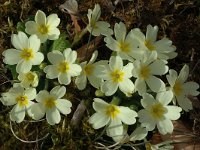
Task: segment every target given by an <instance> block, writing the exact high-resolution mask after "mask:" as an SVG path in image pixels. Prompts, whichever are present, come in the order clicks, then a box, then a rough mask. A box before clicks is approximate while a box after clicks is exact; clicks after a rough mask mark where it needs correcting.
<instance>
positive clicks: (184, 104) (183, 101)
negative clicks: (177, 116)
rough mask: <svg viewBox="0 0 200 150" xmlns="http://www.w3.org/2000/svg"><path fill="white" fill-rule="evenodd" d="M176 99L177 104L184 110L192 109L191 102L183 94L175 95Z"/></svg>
mask: <svg viewBox="0 0 200 150" xmlns="http://www.w3.org/2000/svg"><path fill="white" fill-rule="evenodd" d="M176 99H177V102H178V104H179V106H180V107H181V108H182V109H183V110H185V111H187V112H188V111H189V110H192V108H193V107H192V102H191V101H190V99H188V98H187V97H185V96H178V97H176Z"/></svg>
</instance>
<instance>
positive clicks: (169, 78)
mask: <svg viewBox="0 0 200 150" xmlns="http://www.w3.org/2000/svg"><path fill="white" fill-rule="evenodd" d="M166 77H167V81H168V82H169V84H170V85H171V86H174V84H175V82H176V79H177V77H178V74H177V72H176V71H175V70H173V69H170V70H169V75H166Z"/></svg>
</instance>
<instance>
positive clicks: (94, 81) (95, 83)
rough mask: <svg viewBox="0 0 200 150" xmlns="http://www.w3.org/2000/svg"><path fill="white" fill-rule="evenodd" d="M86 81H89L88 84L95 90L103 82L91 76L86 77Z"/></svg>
mask: <svg viewBox="0 0 200 150" xmlns="http://www.w3.org/2000/svg"><path fill="white" fill-rule="evenodd" d="M88 80H89V82H90V84H91V85H92V86H93V87H95V88H97V89H99V87H100V86H101V84H102V82H103V81H102V79H100V78H97V77H96V76H93V75H92V76H88Z"/></svg>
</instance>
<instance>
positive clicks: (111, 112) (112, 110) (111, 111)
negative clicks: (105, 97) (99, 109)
mask: <svg viewBox="0 0 200 150" xmlns="http://www.w3.org/2000/svg"><path fill="white" fill-rule="evenodd" d="M119 113H120V110H119V108H118V107H117V106H115V105H112V104H110V105H109V106H108V107H107V109H106V114H107V115H108V116H109V117H111V118H112V119H114V118H116V116H117V115H118V114H119Z"/></svg>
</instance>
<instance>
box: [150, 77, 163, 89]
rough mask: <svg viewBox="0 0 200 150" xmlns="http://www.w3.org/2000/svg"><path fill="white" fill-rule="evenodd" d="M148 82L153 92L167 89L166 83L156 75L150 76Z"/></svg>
mask: <svg viewBox="0 0 200 150" xmlns="http://www.w3.org/2000/svg"><path fill="white" fill-rule="evenodd" d="M146 82H147V84H148V86H149V88H150V89H151V90H152V91H153V92H161V91H165V83H164V82H163V81H162V80H161V79H159V78H157V77H155V76H150V77H149V79H147V80H146Z"/></svg>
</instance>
